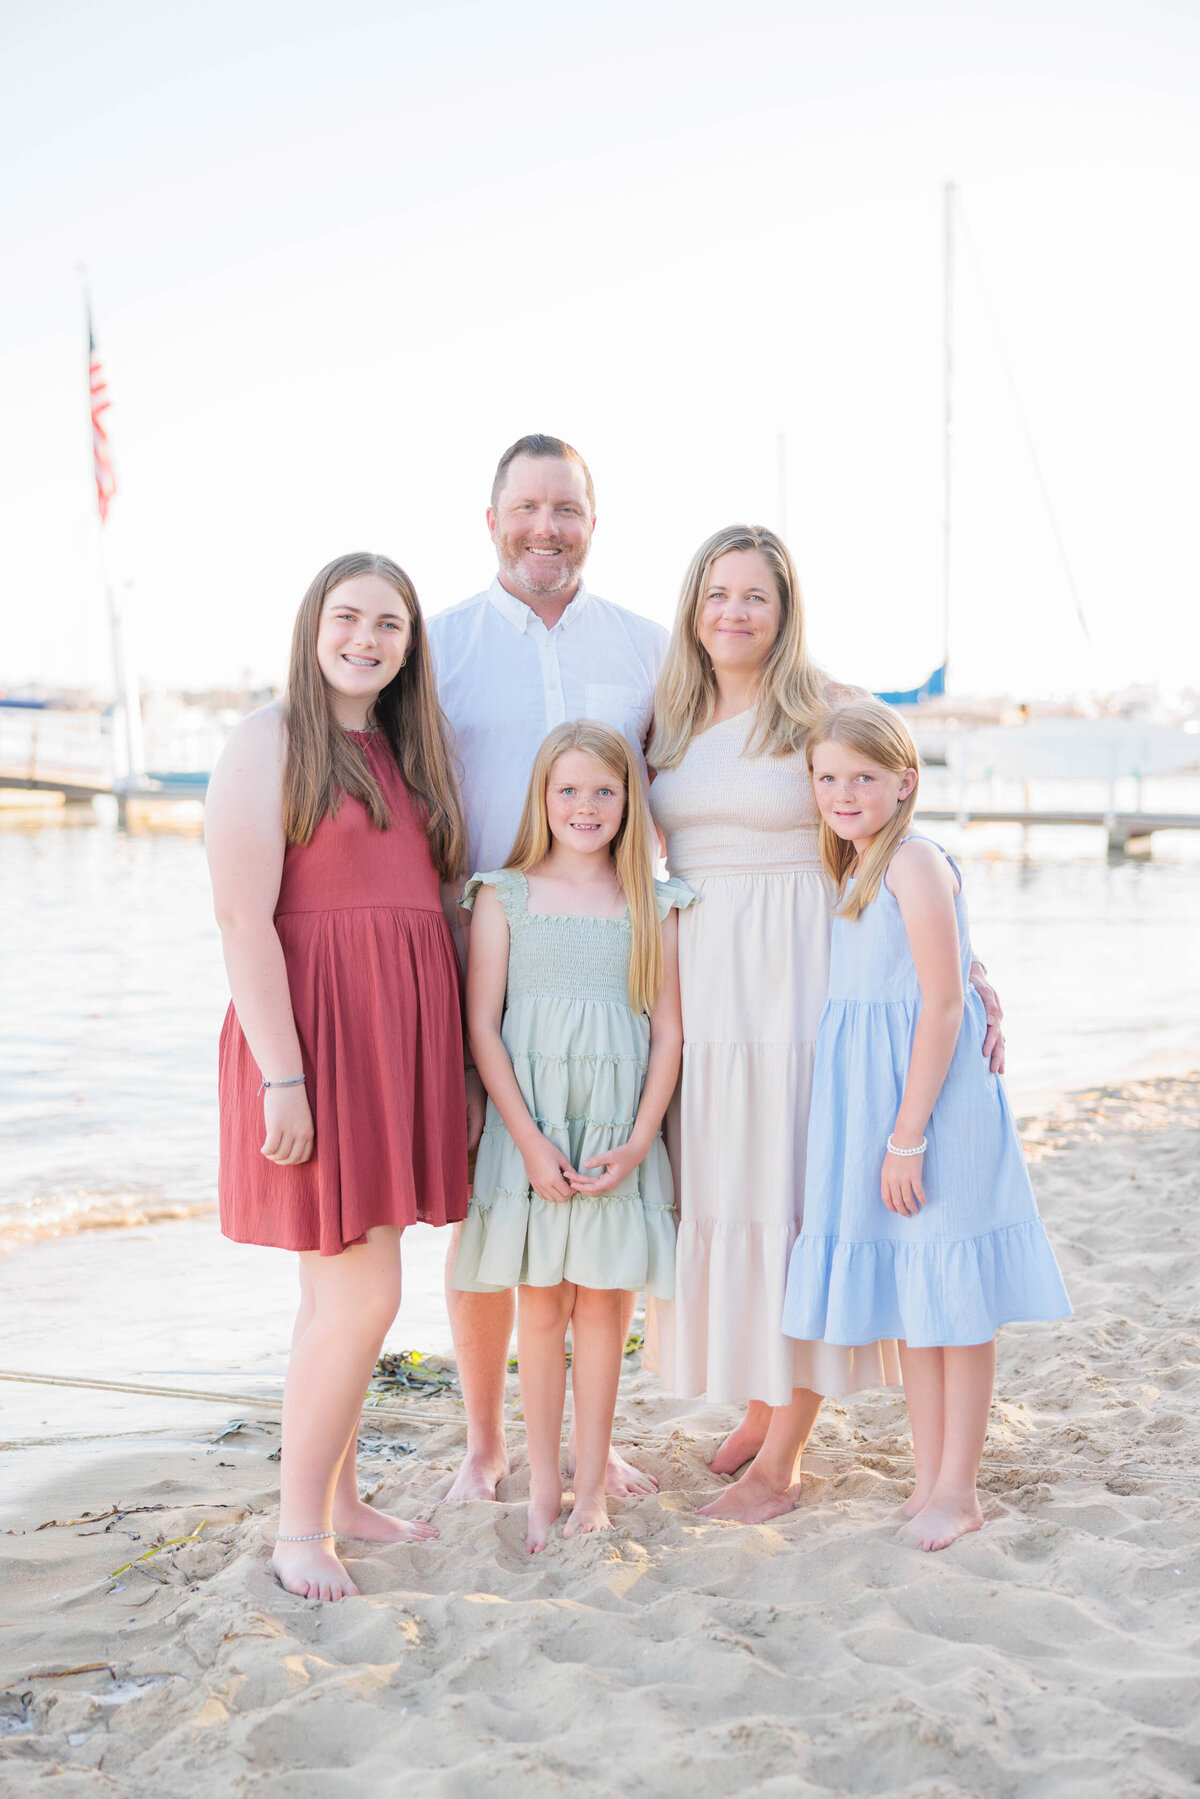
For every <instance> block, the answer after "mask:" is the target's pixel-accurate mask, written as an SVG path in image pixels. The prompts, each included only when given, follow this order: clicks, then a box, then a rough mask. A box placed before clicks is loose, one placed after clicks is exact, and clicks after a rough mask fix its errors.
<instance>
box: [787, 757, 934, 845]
mask: <svg viewBox="0 0 1200 1799" xmlns="http://www.w3.org/2000/svg"><path fill="white" fill-rule="evenodd" d="M916 780H917V776H916V770H915V769H911V768H906V769H904V770H902V771H901V772H900V773H899V774H898V773H897V772H896V771H895V770H894V769H890V768H881V767H880V766H879V764H878V763H877V762H871V761H869V760H868V759H867V758H866V757H865V756H863V755H861V754H860V753H859V751H857V750H853V749H850V748H848V747H847V745H845V744H842V743H819V744H818V745H817V746H816V748H815V749H814V751H813V755H812V783H813V792H814V793H815V795H816V799H817V809H818V811H819V812H820V814H821V817H822V818H823V819H824V820H825V823H826V824H827V825H828V826H829V828H830V830H831V831H836V832H837V835H838V836H839V837H843V838H845V840H846V841H847V843H859V842H863V841H865V840H867V839H869V838H872V837H876V836H878V834H879V832H880V831H882V830H883V829H884V827H885V825H887V824H888V822H889V821H890V820H891V819H892V818H894V817H895V814H896V809H897V807H898V806H899V805H900V802H901V800H903V799H906V798H907V797H908V795H909V794H910V793H911V792H912V790H913V788H914V787H915V785H916Z"/></svg>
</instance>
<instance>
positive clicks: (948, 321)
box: [942, 181, 956, 676]
mask: <svg viewBox="0 0 1200 1799" xmlns="http://www.w3.org/2000/svg"><path fill="white" fill-rule="evenodd" d="M955 193H956V190H955V186H954V183H953V182H952V181H948V182H947V183H946V187H945V193H944V207H945V212H944V242H943V281H944V292H943V302H942V303H943V350H942V355H943V365H942V377H943V418H942V667H943V669H944V670H945V671H946V674H947V676H948V675H949V669H950V549H951V542H950V519H951V493H952V488H951V482H952V476H953V449H954V207H955Z"/></svg>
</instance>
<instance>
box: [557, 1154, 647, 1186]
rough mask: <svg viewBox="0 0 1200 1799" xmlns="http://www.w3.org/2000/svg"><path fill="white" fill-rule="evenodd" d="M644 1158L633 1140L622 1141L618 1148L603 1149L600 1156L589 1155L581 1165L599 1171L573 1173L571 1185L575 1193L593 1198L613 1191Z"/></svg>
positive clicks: (644, 1155)
mask: <svg viewBox="0 0 1200 1799" xmlns="http://www.w3.org/2000/svg"><path fill="white" fill-rule="evenodd" d="M645 1159H646V1151H645V1150H644V1149H641V1148H639V1147H638V1146H637V1145H636V1144H635V1143H633V1142H629V1143H622V1144H621V1146H620V1148H619V1149H608V1150H605V1152H604V1154H603V1155H602V1156H589V1157H588V1159H587V1161H586V1162H585V1163H584V1165H583V1166H584V1167H585V1168H595V1169H597V1170H599V1172H598V1173H596V1174H593V1175H587V1174H576V1175H573V1176H572V1177H571V1185H572V1187H573V1188H574V1189H575V1191H576V1193H584V1194H587V1195H588V1197H589V1198H593V1199H594V1198H595V1197H596V1196H597V1194H600V1193H614V1192H615V1191H616V1190H617V1188H618V1187H619V1186H620V1185H621V1184H622V1182H623V1181H625V1180H627V1179H628V1178H629V1176H630V1175H631V1174H632V1173H633V1171H634V1169H635V1168H636V1167H637V1165H638V1163H639V1162H644V1161H645Z"/></svg>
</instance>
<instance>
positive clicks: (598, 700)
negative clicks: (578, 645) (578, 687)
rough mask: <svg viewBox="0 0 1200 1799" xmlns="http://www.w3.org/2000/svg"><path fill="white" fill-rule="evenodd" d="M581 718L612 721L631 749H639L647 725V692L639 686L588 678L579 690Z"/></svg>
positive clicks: (648, 696) (602, 722) (648, 702)
mask: <svg viewBox="0 0 1200 1799" xmlns="http://www.w3.org/2000/svg"><path fill="white" fill-rule="evenodd" d="M583 699H584V706H585V707H586V711H585V713H584V717H585V718H592V719H595V721H596V723H597V724H601V725H612V726H613V728H614V729H615V730H617V731H620V732H621V733H622V734H623V735H624V736H625V737H627V738H628V739H629V741H630V743H631V744H633V746H634V748H635V749H639V750H640V749H641V747H642V742H643V739H644V738H645V735H646V732H647V731H648V730H649V728H650V710H651V695H650V693H649V692H644V691H643V690H642V689H641V688H640V687H625V686H620V685H614V684H612V683H609V682H605V681H600V682H595V681H589V682H588V683H587V685H586V686H585V687H584V690H583Z"/></svg>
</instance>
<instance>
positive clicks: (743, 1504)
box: [696, 1469, 800, 1524]
mask: <svg viewBox="0 0 1200 1799" xmlns="http://www.w3.org/2000/svg"><path fill="white" fill-rule="evenodd" d="M799 1498H800V1482H799V1481H794V1482H793V1484H792V1485H791V1486H790V1487H784V1488H779V1487H773V1486H772V1485H771V1483H770V1482H769V1481H768V1480H765V1479H764V1478H763V1476H762V1475H761V1474H755V1472H754V1470H753V1469H751V1470H750V1471H749V1472H748V1473H746V1474H743V1476H742V1478H741V1480H735V1481H734V1483H733V1485H732V1486H731V1487H726V1489H725V1491H724V1492H723V1493H719V1494H718V1495H717V1497H716V1498H715V1499H713V1500H710V1501H709V1503H708V1504H707V1505H702V1506H700V1507H698V1508H697V1514H696V1515H697V1517H700V1518H735V1519H736V1520H737V1522H738V1523H739V1524H765V1523H766V1521H767V1519H768V1518H778V1517H780V1516H782V1514H783V1513H784V1512H791V1511H794V1510H795V1509H796V1505H797V1502H798V1501H799Z"/></svg>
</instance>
